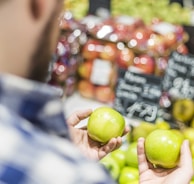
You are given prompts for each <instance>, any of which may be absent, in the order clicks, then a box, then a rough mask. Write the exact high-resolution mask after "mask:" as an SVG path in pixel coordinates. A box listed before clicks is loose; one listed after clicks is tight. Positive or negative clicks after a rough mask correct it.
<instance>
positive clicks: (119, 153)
mask: <svg viewBox="0 0 194 184" xmlns="http://www.w3.org/2000/svg"><path fill="white" fill-rule="evenodd" d="M110 155H111V157H112V158H113V159H115V160H116V162H117V163H118V165H119V167H120V168H121V169H122V168H123V167H124V166H125V162H126V154H125V150H123V149H121V148H119V149H116V150H114V151H113V152H111V153H110Z"/></svg>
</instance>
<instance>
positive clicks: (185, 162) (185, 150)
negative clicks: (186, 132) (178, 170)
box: [179, 140, 193, 175]
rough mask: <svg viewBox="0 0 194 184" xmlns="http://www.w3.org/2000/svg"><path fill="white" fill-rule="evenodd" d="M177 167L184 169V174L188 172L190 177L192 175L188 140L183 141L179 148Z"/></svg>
mask: <svg viewBox="0 0 194 184" xmlns="http://www.w3.org/2000/svg"><path fill="white" fill-rule="evenodd" d="M179 166H180V167H182V168H185V172H189V173H190V174H191V175H193V164H192V156H191V151H190V147H189V141H188V140H184V142H183V144H182V146H181V155H180V163H179ZM189 173H188V174H189Z"/></svg>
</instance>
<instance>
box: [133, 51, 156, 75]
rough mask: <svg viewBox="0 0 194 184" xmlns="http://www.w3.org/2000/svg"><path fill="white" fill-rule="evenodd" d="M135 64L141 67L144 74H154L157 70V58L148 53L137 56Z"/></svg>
mask: <svg viewBox="0 0 194 184" xmlns="http://www.w3.org/2000/svg"><path fill="white" fill-rule="evenodd" d="M133 65H134V66H135V67H137V68H138V69H140V70H141V71H142V73H144V74H153V73H154V70H155V60H154V59H153V57H151V56H149V55H146V54H142V55H139V56H138V57H135V58H134V64H133Z"/></svg>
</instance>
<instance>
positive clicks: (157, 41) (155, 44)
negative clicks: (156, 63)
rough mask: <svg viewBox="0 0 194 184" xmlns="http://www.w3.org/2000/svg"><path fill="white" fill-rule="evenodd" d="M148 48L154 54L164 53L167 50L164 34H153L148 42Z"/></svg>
mask: <svg viewBox="0 0 194 184" xmlns="http://www.w3.org/2000/svg"><path fill="white" fill-rule="evenodd" d="M147 50H148V52H149V53H151V54H153V55H164V54H165V53H166V52H167V45H166V43H165V39H164V36H162V35H160V34H152V35H151V36H150V38H149V40H148V42H147Z"/></svg>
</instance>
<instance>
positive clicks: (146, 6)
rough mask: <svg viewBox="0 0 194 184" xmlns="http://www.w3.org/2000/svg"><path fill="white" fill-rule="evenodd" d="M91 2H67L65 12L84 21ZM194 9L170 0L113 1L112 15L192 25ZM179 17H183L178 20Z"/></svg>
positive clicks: (149, 21) (145, 20) (85, 0)
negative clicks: (70, 12) (71, 13)
mask: <svg viewBox="0 0 194 184" xmlns="http://www.w3.org/2000/svg"><path fill="white" fill-rule="evenodd" d="M88 8H89V0H79V1H78V0H65V1H64V10H70V11H72V12H73V14H74V16H75V18H76V19H82V18H83V17H85V16H86V15H87V14H88ZM191 14H192V9H191V8H188V7H182V6H181V5H180V4H179V3H175V2H174V3H171V4H170V3H169V0H162V1H161V0H146V1H142V0H122V1H117V0H111V15H112V16H118V15H119V16H120V15H127V16H133V17H137V18H141V19H143V20H144V22H145V23H146V24H150V23H151V22H152V20H153V19H154V18H159V19H160V20H163V21H166V22H169V23H173V24H179V25H190V24H191V23H192V16H191ZM178 15H181V16H179V17H178V18H177V16H178Z"/></svg>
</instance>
